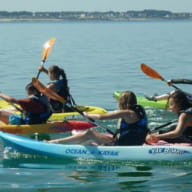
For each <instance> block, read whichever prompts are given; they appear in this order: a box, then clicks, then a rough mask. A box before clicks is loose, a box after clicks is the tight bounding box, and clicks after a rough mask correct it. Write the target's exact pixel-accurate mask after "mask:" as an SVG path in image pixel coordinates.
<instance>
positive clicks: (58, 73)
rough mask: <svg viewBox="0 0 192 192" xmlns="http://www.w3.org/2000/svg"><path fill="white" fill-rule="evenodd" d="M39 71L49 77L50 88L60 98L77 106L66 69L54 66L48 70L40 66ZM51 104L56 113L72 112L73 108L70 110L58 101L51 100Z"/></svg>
mask: <svg viewBox="0 0 192 192" xmlns="http://www.w3.org/2000/svg"><path fill="white" fill-rule="evenodd" d="M39 71H41V72H44V73H46V74H47V75H48V76H49V78H50V80H51V82H50V83H48V86H47V87H48V88H50V89H51V90H53V91H55V92H56V93H57V94H58V95H59V96H61V97H63V98H64V99H65V100H66V101H67V102H68V103H70V104H71V105H74V104H75V101H74V99H73V98H72V96H71V94H70V92H69V87H68V80H67V76H66V73H65V71H64V69H62V68H60V67H58V66H56V65H53V66H51V67H49V69H48V70H47V69H46V68H45V67H43V66H42V65H41V66H39ZM50 104H51V108H52V111H53V112H54V113H61V112H69V111H71V108H68V107H67V106H66V105H64V104H63V103H61V102H59V101H57V100H53V99H50Z"/></svg>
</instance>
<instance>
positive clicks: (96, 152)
mask: <svg viewBox="0 0 192 192" xmlns="http://www.w3.org/2000/svg"><path fill="white" fill-rule="evenodd" d="M65 152H66V153H67V154H74V155H79V154H80V155H99V156H118V155H119V152H117V151H101V150H87V149H72V148H71V149H66V151H65Z"/></svg>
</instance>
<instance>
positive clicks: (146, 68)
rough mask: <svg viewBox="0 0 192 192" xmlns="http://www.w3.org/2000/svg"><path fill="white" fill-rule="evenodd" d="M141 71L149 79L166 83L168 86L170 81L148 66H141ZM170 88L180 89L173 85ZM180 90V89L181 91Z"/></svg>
mask: <svg viewBox="0 0 192 192" xmlns="http://www.w3.org/2000/svg"><path fill="white" fill-rule="evenodd" d="M141 70H142V71H143V72H144V73H145V74H146V75H148V76H149V77H151V78H153V79H159V80H161V81H164V82H166V83H167V84H168V81H167V80H165V79H164V78H163V77H162V76H161V75H160V74H159V73H158V72H157V71H155V70H154V69H152V68H151V67H149V66H147V65H146V64H144V63H142V64H141ZM170 86H172V87H174V88H175V89H179V88H178V87H176V86H175V85H173V84H170ZM179 90H180V89H179Z"/></svg>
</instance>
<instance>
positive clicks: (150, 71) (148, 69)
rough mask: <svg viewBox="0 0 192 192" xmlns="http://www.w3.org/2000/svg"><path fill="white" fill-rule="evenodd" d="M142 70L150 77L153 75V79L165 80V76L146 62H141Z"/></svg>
mask: <svg viewBox="0 0 192 192" xmlns="http://www.w3.org/2000/svg"><path fill="white" fill-rule="evenodd" d="M141 70H142V71H143V72H144V73H145V74H146V75H148V76H149V77H152V78H153V79H160V80H162V81H164V78H163V77H162V76H161V75H160V74H159V73H158V72H157V71H155V70H154V69H152V68H151V67H149V66H147V65H146V64H144V63H142V64H141Z"/></svg>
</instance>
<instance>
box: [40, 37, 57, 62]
mask: <svg viewBox="0 0 192 192" xmlns="http://www.w3.org/2000/svg"><path fill="white" fill-rule="evenodd" d="M55 40H56V38H52V39H50V40H48V41H47V42H45V44H44V46H43V47H44V49H43V53H42V61H45V60H46V59H47V57H48V55H49V53H50V51H51V48H52V47H53V44H54V43H55Z"/></svg>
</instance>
